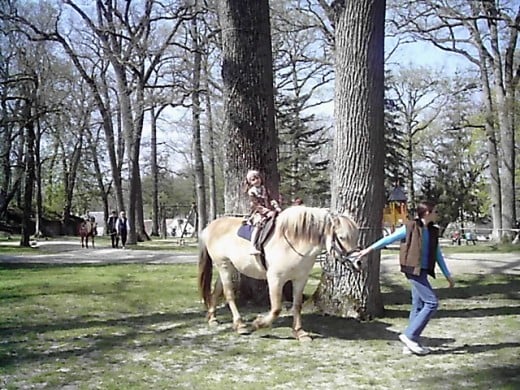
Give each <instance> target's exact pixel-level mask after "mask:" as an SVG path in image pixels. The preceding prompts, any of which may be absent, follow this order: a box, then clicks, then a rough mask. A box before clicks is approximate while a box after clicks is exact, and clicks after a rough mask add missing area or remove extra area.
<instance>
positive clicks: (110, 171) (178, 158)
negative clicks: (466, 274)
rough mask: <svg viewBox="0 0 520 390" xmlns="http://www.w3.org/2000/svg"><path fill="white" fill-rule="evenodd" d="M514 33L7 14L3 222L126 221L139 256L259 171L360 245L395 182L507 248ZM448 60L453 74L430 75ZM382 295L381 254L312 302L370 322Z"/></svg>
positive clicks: (375, 23)
mask: <svg viewBox="0 0 520 390" xmlns="http://www.w3.org/2000/svg"><path fill="white" fill-rule="evenodd" d="M519 29H520V4H518V2H517V1H514V0H504V1H492V0H478V1H474V0H457V1H451V0H450V1H447V0H424V1H408V0H387V1H386V2H385V1H382V0H359V1H347V0H342V1H327V0H280V1H271V2H269V1H268V0H262V1H254V0H248V1H245V0H241V1H240V0H190V1H185V0H166V1H157V0H128V1H125V2H121V1H116V0H96V1H91V2H84V1H79V0H63V1H58V0H46V1H40V2H27V1H21V0H0V102H1V108H0V110H1V122H0V166H1V169H0V195H1V196H0V228H5V229H11V228H13V227H14V228H17V227H19V228H20V231H21V233H22V239H21V245H22V246H29V244H30V237H31V235H33V234H36V235H38V234H42V233H43V228H42V226H43V225H44V222H45V221H48V220H56V219H59V220H61V221H62V222H63V223H64V224H65V223H66V221H67V220H69V219H70V218H73V217H74V216H77V215H82V214H84V213H85V212H87V211H88V210H94V209H96V210H103V211H104V212H105V216H106V217H108V215H109V213H110V211H111V210H112V209H117V210H126V211H127V214H128V216H129V222H130V232H129V241H128V244H130V245H131V244H135V243H136V242H137V241H140V240H147V239H149V235H150V234H152V235H158V234H159V233H160V230H161V228H160V218H161V217H162V216H164V210H167V209H169V208H170V209H175V210H177V212H186V213H187V211H188V210H189V208H190V207H191V204H192V202H194V203H195V205H196V206H197V210H198V228H199V229H202V228H203V227H204V226H205V225H206V224H207V223H208V222H209V221H211V220H212V219H214V218H216V217H217V216H218V215H221V214H224V213H226V214H242V213H244V212H245V210H246V203H245V197H244V194H243V192H242V184H243V183H242V180H243V178H244V176H245V173H246V171H247V170H248V169H250V168H257V169H260V170H261V171H262V172H263V173H264V174H265V175H266V177H267V184H268V186H269V187H270V189H271V191H272V192H273V193H274V194H276V195H278V194H280V196H281V197H282V199H283V201H284V205H285V206H287V205H288V204H290V203H291V200H292V199H294V198H295V197H296V196H299V197H301V198H302V199H303V200H304V202H305V204H307V205H313V206H319V207H330V208H331V209H332V210H333V211H335V212H344V211H346V212H349V213H350V214H352V216H353V217H354V218H355V219H356V220H357V221H358V223H359V225H360V226H361V227H362V235H361V241H360V244H361V245H366V244H367V243H369V242H372V241H373V240H375V239H376V238H378V237H379V236H380V234H381V220H382V209H383V206H384V203H385V196H386V195H387V191H389V190H390V189H391V187H392V186H393V185H395V184H397V183H398V184H399V185H402V186H404V188H405V189H406V192H407V194H408V196H409V203H410V207H411V208H412V209H413V206H414V204H415V202H416V201H418V200H419V199H421V198H425V197H427V198H435V199H436V200H438V201H439V202H440V205H441V207H440V209H441V210H443V218H442V222H441V224H442V225H443V227H446V226H447V225H448V224H449V223H453V222H458V223H463V222H467V221H471V222H479V221H481V220H485V219H489V220H490V221H491V224H490V226H491V228H492V237H493V239H495V240H501V239H502V240H506V241H507V240H510V239H511V229H512V228H513V227H514V225H515V221H516V218H517V212H518V194H517V188H518V185H517V183H518V180H520V177H519V172H520V170H519V169H518V163H519V161H518V153H517V151H518V141H517V140H518V126H517V123H519V104H518V101H519V99H518V97H517V96H518V94H517V87H518V82H519V79H520V55H519V43H518V32H519ZM417 45H420V46H419V47H421V48H423V49H422V51H415V52H412V51H409V52H408V53H413V54H412V55H413V56H418V57H421V59H422V60H423V61H422V63H420V64H418V63H417V62H414V61H412V60H415V58H411V57H408V58H406V57H405V58H406V59H405V60H403V59H402V58H403V57H399V55H400V54H399V53H403V52H405V53H406V51H405V49H406V48H410V47H411V48H413V47H417ZM424 48H427V49H424ZM442 52H445V53H447V55H449V56H450V58H455V56H456V57H457V58H459V60H458V61H457V67H456V68H451V69H449V67H447V66H443V67H442V68H439V67H435V66H434V65H428V64H427V61H426V59H432V60H434V59H435V58H436V57H439V56H440V54H439V53H442ZM146 219H152V222H153V228H152V231H150V232H147V231H146V230H145V220H146ZM63 232H64V233H70V232H68V231H66V229H64V231H63ZM378 283H379V259H378V258H377V257H376V256H372V257H371V258H370V259H369V272H368V273H366V274H364V275H363V276H361V275H355V274H351V273H350V272H349V271H348V270H345V271H344V272H343V273H342V277H341V278H334V277H328V276H326V275H324V277H323V279H322V283H321V285H320V293H319V294H318V298H317V299H316V303H317V304H319V305H320V306H321V307H322V308H323V309H324V310H325V311H329V312H332V313H341V314H344V315H356V316H365V317H369V316H372V315H378V314H379V313H380V312H381V310H382V303H381V301H380V296H379V284H378ZM338 294H339V295H338ZM338 296H340V297H341V299H339V300H338V299H337V297H338Z"/></svg>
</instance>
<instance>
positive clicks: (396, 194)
mask: <svg viewBox="0 0 520 390" xmlns="http://www.w3.org/2000/svg"><path fill="white" fill-rule="evenodd" d="M407 201H408V199H407V196H406V194H405V192H404V189H403V187H401V186H395V187H394V189H393V190H392V192H390V195H389V196H388V200H387V202H386V205H385V208H384V211H383V228H385V229H389V230H390V233H392V232H393V231H394V230H395V229H396V228H398V227H399V226H401V225H402V224H404V223H405V222H406V221H407V220H408V205H407Z"/></svg>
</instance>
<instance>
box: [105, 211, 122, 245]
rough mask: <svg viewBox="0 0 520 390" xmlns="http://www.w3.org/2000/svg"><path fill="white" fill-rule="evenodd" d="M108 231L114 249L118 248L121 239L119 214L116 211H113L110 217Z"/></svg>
mask: <svg viewBox="0 0 520 390" xmlns="http://www.w3.org/2000/svg"><path fill="white" fill-rule="evenodd" d="M107 229H108V234H109V235H110V240H111V241H112V248H117V247H118V246H119V237H118V235H117V212H116V211H115V210H114V211H112V215H110V217H108V220H107Z"/></svg>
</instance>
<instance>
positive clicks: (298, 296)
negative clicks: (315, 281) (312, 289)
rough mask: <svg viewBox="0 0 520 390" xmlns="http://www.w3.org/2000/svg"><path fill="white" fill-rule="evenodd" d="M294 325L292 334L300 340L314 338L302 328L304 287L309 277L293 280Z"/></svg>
mask: <svg viewBox="0 0 520 390" xmlns="http://www.w3.org/2000/svg"><path fill="white" fill-rule="evenodd" d="M292 282H293V306H292V313H293V326H292V335H293V336H294V338H296V339H297V340H299V341H311V340H312V338H311V337H310V336H309V334H308V333H307V332H305V331H304V330H303V328H302V306H303V289H304V288H305V284H306V283H307V279H304V280H293V281H292Z"/></svg>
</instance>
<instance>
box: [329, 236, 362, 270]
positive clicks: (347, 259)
mask: <svg viewBox="0 0 520 390" xmlns="http://www.w3.org/2000/svg"><path fill="white" fill-rule="evenodd" d="M360 250H361V248H360V247H359V246H358V247H356V248H354V249H351V250H349V251H347V250H346V249H345V247H344V246H343V244H342V243H341V241H340V239H339V237H338V235H337V233H336V231H335V230H334V231H333V232H332V242H331V248H330V250H329V251H327V255H326V260H327V261H329V258H330V257H332V258H333V259H334V261H336V262H339V263H340V264H341V265H344V266H347V267H348V268H349V269H350V270H351V271H359V269H360V265H361V261H360V260H359V259H358V258H357V256H353V254H355V253H357V252H359V251H360ZM322 267H323V265H322Z"/></svg>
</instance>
